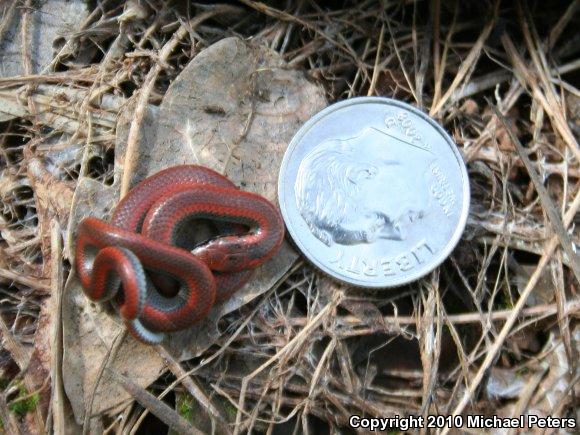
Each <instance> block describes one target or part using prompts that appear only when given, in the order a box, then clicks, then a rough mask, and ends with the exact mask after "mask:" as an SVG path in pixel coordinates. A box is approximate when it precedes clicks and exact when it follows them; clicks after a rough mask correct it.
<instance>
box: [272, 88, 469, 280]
mask: <svg viewBox="0 0 580 435" xmlns="http://www.w3.org/2000/svg"><path fill="white" fill-rule="evenodd" d="M365 103H373V104H377V103H380V104H385V105H388V106H395V107H398V108H401V109H404V110H408V111H410V112H412V113H414V114H415V115H417V116H419V117H420V118H422V119H424V120H425V121H427V122H428V123H429V124H430V125H431V126H433V127H434V128H435V130H437V131H438V132H439V134H440V135H441V136H442V137H443V139H445V141H446V142H447V144H448V145H449V147H450V148H451V151H452V152H453V154H454V155H455V158H456V160H457V163H458V165H459V170H460V172H461V179H462V185H463V203H462V207H461V215H460V217H459V222H458V224H457V226H456V228H455V231H454V232H453V235H452V236H451V238H450V239H449V242H448V243H447V244H446V245H445V248H444V249H442V250H441V251H440V254H439V256H438V257H436V261H434V262H432V263H430V264H429V268H426V269H423V270H421V269H419V270H418V271H417V272H413V273H410V274H407V275H404V276H403V277H401V278H402V279H399V280H397V281H395V282H391V283H369V282H365V281H363V280H360V279H357V278H351V277H349V276H344V275H339V274H338V273H337V272H336V271H335V270H334V269H330V268H328V267H327V266H326V265H325V264H323V263H321V262H320V261H319V260H318V259H317V258H316V257H315V256H314V255H313V254H312V253H311V252H310V251H309V250H308V249H307V248H306V247H305V246H304V243H303V242H302V240H301V239H300V237H299V235H298V234H297V232H296V231H295V230H294V229H293V228H292V225H289V222H292V221H291V219H290V217H289V215H288V211H287V207H286V204H285V203H286V198H285V197H284V194H283V193H284V190H285V185H286V183H285V182H284V174H285V173H286V171H287V169H288V166H289V163H290V161H291V159H292V154H293V152H294V150H295V149H296V148H297V146H298V144H299V143H300V141H301V140H302V138H303V137H304V135H305V134H306V133H307V132H308V131H310V129H311V128H313V127H314V126H315V124H317V123H318V121H320V120H321V119H322V118H324V117H326V116H327V115H329V114H330V113H333V112H335V111H337V110H340V109H342V108H344V107H347V106H352V105H356V104H365ZM470 199H471V198H470V186H469V178H468V176H467V168H466V166H465V162H464V160H463V157H462V156H461V153H460V152H459V148H458V147H457V144H456V143H455V141H454V140H453V139H452V138H451V136H450V135H449V134H448V133H447V132H446V131H445V130H444V129H443V127H442V126H441V125H439V123H437V122H436V121H435V120H434V119H432V118H431V117H430V116H428V115H427V114H425V113H423V112H422V111H421V110H419V109H417V108H416V107H414V106H411V105H410V104H408V103H405V102H402V101H398V100H394V99H392V98H386V97H355V98H351V99H348V100H344V101H340V102H338V103H334V104H331V105H330V106H328V107H326V108H324V109H322V110H321V111H320V112H318V113H317V114H316V115H314V116H313V117H312V118H310V119H309V120H308V121H306V123H304V124H303V125H302V127H300V129H299V130H298V131H297V132H296V134H295V135H294V136H293V137H292V140H291V141H290V143H289V144H288V147H287V148H286V151H285V152H284V157H283V159H282V164H281V166H280V171H279V173H278V203H279V205H280V211H281V213H282V217H283V218H284V222H285V223H286V228H287V229H288V232H289V233H290V235H291V236H292V240H294V243H295V244H296V245H297V247H298V248H299V249H300V251H302V253H303V254H304V256H305V257H306V258H307V259H308V260H309V261H310V262H311V263H313V264H314V265H315V266H316V267H317V268H319V269H320V270H322V271H323V272H324V273H326V274H328V275H330V276H331V277H333V278H336V279H338V280H340V281H342V282H345V283H348V284H352V285H355V286H357V287H366V288H373V289H389V288H393V287H400V286H402V285H405V284H409V283H411V282H413V281H416V280H418V279H420V278H422V277H424V276H426V275H428V274H429V273H430V272H432V271H433V270H434V269H435V268H437V267H438V266H439V265H440V264H441V263H443V261H445V260H446V259H447V257H448V256H449V255H450V254H451V252H452V251H453V249H455V247H456V246H457V243H458V242H459V239H460V238H461V235H462V234H463V231H464V230H465V225H466V223H467V216H468V214H469V205H470Z"/></svg>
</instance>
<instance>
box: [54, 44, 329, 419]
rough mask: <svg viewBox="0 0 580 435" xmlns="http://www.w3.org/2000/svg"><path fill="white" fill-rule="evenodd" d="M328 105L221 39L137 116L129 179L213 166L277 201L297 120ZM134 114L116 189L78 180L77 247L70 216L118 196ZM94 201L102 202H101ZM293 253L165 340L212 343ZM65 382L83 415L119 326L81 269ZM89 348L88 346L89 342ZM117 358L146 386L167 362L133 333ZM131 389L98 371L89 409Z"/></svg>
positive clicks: (279, 66) (304, 85)
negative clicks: (97, 301)
mask: <svg viewBox="0 0 580 435" xmlns="http://www.w3.org/2000/svg"><path fill="white" fill-rule="evenodd" d="M325 104H326V101H325V98H324V94H323V91H322V89H320V88H319V87H317V86H316V85H314V84H312V83H310V82H308V81H307V80H306V78H305V77H304V75H303V74H302V73H301V72H299V71H295V70H291V69H288V68H287V67H286V65H285V63H284V62H283V61H282V60H281V58H280V57H279V56H278V54H276V53H275V52H273V51H271V50H269V49H267V48H263V47H258V46H254V45H251V44H248V43H246V42H243V41H242V40H240V39H238V38H228V39H224V40H221V41H219V42H218V43H216V44H214V45H212V46H211V47H209V48H208V49H206V50H204V51H202V52H201V53H200V54H198V55H197V56H196V57H195V58H194V59H193V60H192V61H191V62H190V63H189V65H188V66H187V67H186V68H185V69H184V70H183V71H182V72H181V74H180V75H179V76H178V78H177V79H176V80H175V81H174V82H173V83H172V85H171V86H170V88H169V89H168V91H167V93H166V95H165V97H164V99H163V102H162V104H161V106H160V107H159V108H158V109H156V108H148V110H147V111H146V116H145V119H144V122H143V124H142V125H141V131H140V141H139V143H138V147H137V149H136V156H135V158H136V160H135V164H134V165H132V166H133V167H134V169H135V172H134V173H133V174H132V175H133V178H132V184H133V185H134V184H135V183H136V182H138V181H140V180H142V179H144V178H146V177H147V176H149V175H152V174H154V173H156V172H158V171H159V170H161V169H164V168H167V167H171V166H174V165H179V164H188V163H189V164H191V163H197V164H201V165H204V166H207V167H210V168H213V169H215V170H217V171H219V172H221V173H223V174H225V175H226V176H227V177H228V178H230V179H231V180H232V181H233V182H234V183H235V184H236V185H237V186H239V187H240V188H242V189H244V190H248V191H253V192H256V193H259V194H261V195H264V196H265V197H267V198H268V199H270V200H271V201H273V202H274V203H277V198H276V185H277V176H278V175H277V174H278V169H279V167H280V163H281V160H282V156H283V153H284V151H285V149H286V146H287V144H288V143H289V141H290V139H291V137H292V135H293V134H294V133H295V132H296V131H297V130H298V128H299V127H300V125H301V124H302V123H303V122H304V121H306V120H307V119H308V118H310V117H311V116H312V115H314V114H315V113H316V112H317V111H319V110H320V109H322V108H323V107H324V106H325ZM133 113H134V104H128V105H127V106H126V108H125V111H124V113H123V114H122V115H121V117H120V119H119V122H118V129H117V145H116V150H115V151H116V155H115V181H114V183H113V186H112V187H110V188H103V186H102V185H98V186H97V184H98V183H95V182H91V181H89V180H86V179H85V180H82V181H81V182H80V184H79V187H78V188H77V191H76V192H75V205H74V206H73V211H72V214H71V219H70V221H71V223H72V226H71V227H70V228H69V244H68V246H69V252H70V253H72V252H73V251H72V248H73V246H74V245H73V244H72V243H71V241H74V231H75V228H74V225H76V224H78V222H79V221H80V219H81V218H82V217H83V216H85V215H87V214H93V215H97V216H103V215H106V214H108V212H109V211H110V209H111V208H112V207H111V205H112V203H114V202H115V200H116V198H117V197H118V191H119V185H120V179H121V178H122V170H123V166H124V163H125V161H124V155H125V143H126V138H127V135H128V131H129V127H130V123H131V120H132V117H133ZM95 206H96V207H95ZM296 257H297V254H296V253H295V252H294V251H293V250H292V249H291V248H290V247H289V246H288V245H287V244H284V246H283V247H282V249H281V250H280V252H279V254H278V255H276V256H275V258H273V259H272V260H271V261H269V262H268V263H267V264H265V265H264V266H262V267H261V268H259V269H258V270H257V271H256V272H255V274H254V277H253V279H252V280H251V281H250V282H249V283H248V284H247V285H246V286H245V287H244V288H242V289H240V290H239V291H238V292H237V293H236V295H235V296H234V297H232V298H231V299H230V300H228V301H227V302H226V303H224V304H222V305H220V306H216V307H215V308H214V309H213V311H212V312H211V313H210V315H209V316H208V318H207V319H205V320H204V321H202V322H200V323H199V324H198V325H196V326H195V327H193V328H191V329H189V330H186V331H182V332H180V333H176V334H171V335H170V337H169V339H168V340H167V341H166V343H165V344H166V345H167V348H168V350H169V351H170V352H172V353H173V354H174V355H175V357H176V358H178V359H179V360H184V359H188V358H191V357H192V356H195V355H198V354H200V353H201V352H203V351H204V350H205V349H207V348H208V347H209V346H210V345H211V344H212V343H213V342H214V341H215V340H216V339H217V338H218V337H219V335H220V334H219V332H218V330H217V328H216V325H217V321H218V319H220V318H221V317H222V316H224V315H225V314H227V313H229V312H231V311H233V310H236V309H238V308H239V307H241V306H242V305H244V304H246V303H248V302H250V301H251V300H252V299H254V298H256V297H257V296H259V295H260V294H262V293H263V292H265V291H266V290H268V289H269V288H271V287H272V285H273V284H274V283H275V282H276V281H277V280H278V279H279V278H280V277H281V276H282V275H284V273H285V272H286V271H287V270H288V269H289V268H290V266H291V264H292V263H293V262H294V260H295V259H296ZM63 316H64V317H65V319H64V322H65V331H64V341H65V357H64V359H65V361H64V364H65V366H67V367H68V368H69V369H68V370H65V375H64V382H65V388H66V391H67V394H68V396H69V398H70V399H71V403H73V406H74V408H75V409H74V412H75V417H76V418H77V421H80V420H82V418H83V415H84V403H86V402H87V400H89V398H90V397H89V396H90V391H91V390H92V388H91V386H92V385H93V383H94V381H95V374H96V373H97V372H98V369H99V366H100V364H101V361H102V360H103V358H104V355H105V352H106V350H107V348H106V346H105V344H107V345H108V346H110V344H111V342H112V339H113V337H114V336H115V335H116V332H117V331H118V330H119V329H118V326H116V320H115V319H114V318H113V317H112V316H111V315H110V314H109V313H107V312H105V311H104V310H103V309H102V308H101V307H96V306H94V305H93V304H90V303H89V302H88V301H87V299H86V298H85V297H84V295H83V294H82V290H81V288H80V286H79V283H78V281H77V280H76V278H75V277H71V279H69V282H67V286H66V293H65V298H64V307H63ZM87 349H90V350H87ZM114 365H115V367H116V368H117V370H118V371H119V372H123V371H127V370H129V371H130V372H132V371H133V370H134V368H135V367H139V370H138V372H139V373H138V374H136V376H138V377H137V378H135V379H132V380H133V381H134V382H136V383H137V384H138V385H140V386H143V387H146V386H147V385H149V384H150V383H151V382H153V381H154V380H155V379H156V378H157V377H158V375H159V373H160V372H161V371H162V370H163V367H164V362H163V360H162V359H161V357H160V356H159V355H157V354H156V353H154V351H153V350H152V348H151V347H148V346H145V345H142V344H140V343H137V342H136V341H135V340H133V339H132V338H128V339H127V341H126V343H124V344H123V345H122V346H121V347H120V349H119V351H118V353H117V358H116V360H115V364H114ZM127 398H128V395H127V393H126V392H125V391H124V390H122V389H121V388H120V387H119V386H118V385H117V384H116V383H115V382H112V380H110V379H109V378H106V377H104V378H103V379H101V380H100V384H99V388H98V390H97V397H96V398H95V400H94V406H93V409H92V412H93V413H95V412H99V411H102V410H105V409H109V408H111V407H114V406H117V405H119V404H120V403H122V402H123V401H124V400H126V399H127Z"/></svg>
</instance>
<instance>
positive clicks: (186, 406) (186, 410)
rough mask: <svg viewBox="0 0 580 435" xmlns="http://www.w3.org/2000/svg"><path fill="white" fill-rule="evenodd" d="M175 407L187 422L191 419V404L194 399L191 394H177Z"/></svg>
mask: <svg viewBox="0 0 580 435" xmlns="http://www.w3.org/2000/svg"><path fill="white" fill-rule="evenodd" d="M176 402H177V403H176V405H177V406H176V408H177V412H178V413H179V415H181V416H182V417H183V418H184V419H186V420H187V421H189V422H192V421H193V404H194V399H193V396H192V395H191V394H187V393H185V394H179V395H177V398H176Z"/></svg>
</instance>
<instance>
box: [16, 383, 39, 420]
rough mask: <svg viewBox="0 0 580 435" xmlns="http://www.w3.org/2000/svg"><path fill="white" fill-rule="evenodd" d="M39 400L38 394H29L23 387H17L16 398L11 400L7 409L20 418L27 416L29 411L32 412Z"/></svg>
mask: <svg viewBox="0 0 580 435" xmlns="http://www.w3.org/2000/svg"><path fill="white" fill-rule="evenodd" d="M39 400H40V395H39V394H38V393H34V394H29V393H28V391H27V390H26V388H24V386H22V385H19V386H18V397H16V398H15V399H14V400H12V402H11V403H10V406H9V409H10V411H12V412H13V413H14V414H16V415H18V416H19V417H22V416H24V415H26V414H28V413H29V412H30V411H34V409H35V408H36V405H37V404H38V401H39Z"/></svg>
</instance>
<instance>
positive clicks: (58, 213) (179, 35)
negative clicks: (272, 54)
mask: <svg viewBox="0 0 580 435" xmlns="http://www.w3.org/2000/svg"><path fill="white" fill-rule="evenodd" d="M51 3H59V1H58V0H54V1H50V0H49V1H48V2H46V4H47V5H50V4H51ZM79 3H82V4H85V3H83V2H82V1H81V0H79ZM85 5H86V4H85ZM578 5H579V4H578V2H565V1H561V2H542V1H537V2H523V1H522V2H499V1H484V2H461V1H451V2H444V1H440V0H431V1H376V0H366V1H361V2H355V1H345V2H338V3H335V2H315V1H310V0H304V1H303V0H298V1H276V2H268V3H267V4H266V3H261V2H256V1H253V0H240V1H238V2H228V4H227V5H223V4H213V3H212V2H203V4H196V3H187V2H165V1H161V0H140V1H137V0H134V1H128V2H126V3H124V2H118V1H111V0H102V1H98V2H89V4H88V5H86V9H87V10H86V15H85V16H83V17H80V18H78V20H77V21H76V25H75V27H74V28H66V29H61V33H62V37H61V38H58V41H56V42H55V43H54V44H53V47H54V49H55V52H54V56H53V57H52V60H50V61H48V63H46V64H44V65H38V61H37V59H36V58H34V59H33V56H35V50H34V49H32V48H31V47H34V41H35V38H37V37H38V35H37V34H36V33H35V28H34V25H35V23H37V14H38V10H37V8H38V5H37V4H36V2H34V1H30V0H28V1H17V2H4V3H1V4H0V10H1V11H2V22H1V23H0V37H1V38H3V39H2V43H3V44H5V43H6V38H11V37H14V34H16V33H18V32H20V36H19V37H20V40H21V41H24V42H23V43H22V46H21V49H20V53H18V56H20V57H21V59H20V68H21V69H20V72H19V74H18V75H15V76H4V77H3V78H0V112H1V116H2V118H1V120H2V122H1V123H0V129H1V136H0V197H1V199H2V208H1V212H0V291H1V293H2V299H1V305H0V306H1V310H2V311H1V314H2V315H1V316H0V332H1V336H2V351H1V353H0V370H1V371H0V382H1V383H2V388H3V391H2V392H1V393H0V418H1V420H2V425H3V427H4V428H5V430H7V432H8V433H19V432H44V431H48V432H50V431H54V432H56V433H64V432H65V430H68V431H71V432H73V433H76V432H77V431H84V432H89V431H90V432H94V431H97V432H105V433H123V434H130V433H137V432H139V431H141V432H140V433H148V432H152V433H153V432H157V431H158V430H161V429H162V428H164V427H165V425H169V426H171V427H172V428H173V429H174V430H176V431H186V432H187V431H189V432H194V431H195V430H199V431H202V432H205V433H207V432H209V431H211V430H213V431H215V433H243V432H260V433H262V432H265V433H301V432H305V433H319V432H320V431H328V430H331V431H333V432H334V433H337V432H338V431H339V430H341V429H340V428H344V427H345V426H346V425H347V424H348V418H349V416H350V415H353V414H358V415H365V416H372V417H390V416H394V415H408V414H415V415H428V414H441V415H460V414H464V413H469V414H473V413H478V414H487V415H492V414H496V415H500V416H506V417H507V416H519V415H521V414H522V413H526V412H528V413H533V414H538V415H542V416H547V415H552V416H567V417H576V416H577V398H576V397H577V393H578V386H577V384H578V379H579V377H580V371H579V368H578V343H579V341H580V335H579V333H580V332H579V330H578V325H577V323H578V322H577V318H578V313H579V312H580V299H579V295H578V291H579V287H578V285H579V282H580V281H579V279H580V262H579V261H578V253H577V249H578V244H579V243H580V237H579V232H578V225H579V224H580V221H579V219H578V216H579V213H578V209H579V207H580V189H579V178H580V166H579V164H580V163H579V162H580V148H579V146H578V139H577V138H578V132H579V129H580V91H579V90H578V88H577V83H578V77H579V75H578V74H579V71H578V70H579V69H580V60H579V59H580V57H579V51H580V41H579V38H580V34H578V32H577V28H578V25H579V24H580V22H579V17H580V16H579V14H578ZM49 7H50V6H46V5H45V6H43V11H44V12H45V13H46V9H47V8H49ZM14 23H16V24H14ZM10 29H12V30H10ZM230 36H237V37H240V38H244V39H248V40H250V41H251V42H252V43H253V44H257V45H260V46H266V47H269V48H270V49H272V50H274V51H276V52H277V53H279V54H280V56H282V58H283V59H284V60H285V61H286V62H287V68H288V69H289V70H298V71H304V73H305V74H306V76H307V77H308V79H309V80H310V81H311V82H313V83H316V84H317V85H318V86H322V87H323V88H324V90H325V93H326V97H327V100H328V101H329V102H333V101H337V100H341V99H345V98H349V97H353V96H360V95H381V96H389V97H394V98H398V99H401V100H405V101H408V102H411V103H412V104H414V105H416V106H418V107H421V108H422V109H423V110H424V111H426V112H428V113H429V114H430V115H431V116H433V117H435V118H436V119H437V120H438V121H440V122H441V123H442V124H443V125H444V126H445V128H446V129H447V130H448V131H449V132H450V133H451V134H452V136H453V137H454V139H455V140H456V142H457V143H458V145H459V146H460V148H461V151H462V154H463V156H464V158H465V160H466V162H467V165H468V169H469V174H470V183H471V192H472V205H471V212H470V218H469V221H468V227H467V229H466V231H465V234H464V236H463V239H462V241H461V242H460V244H459V246H458V247H457V249H456V250H455V251H454V253H453V254H452V255H451V257H450V258H449V259H448V260H447V261H446V262H445V263H444V264H443V265H442V266H441V267H440V268H438V269H437V270H436V271H435V272H433V273H432V274H431V275H430V276H428V277H427V278H425V279H423V280H421V281H419V282H416V283H413V284H410V285H408V286H405V287H402V288H400V289H396V290H389V291H363V290H357V289H352V288H345V287H340V286H338V285H337V284H336V283H334V282H332V281H329V280H327V279H326V278H324V277H323V276H321V275H320V274H319V273H318V272H317V271H315V270H313V269H312V268H311V267H309V266H308V265H307V264H305V263H303V262H302V261H301V260H296V261H295V263H294V265H293V266H292V268H291V269H290V270H289V271H288V273H286V274H285V276H284V279H283V280H281V281H280V282H278V283H277V284H276V285H275V286H273V287H272V288H271V289H269V290H268V291H266V292H265V293H264V294H262V295H261V296H259V297H258V298H256V299H254V300H252V301H251V302H249V303H246V304H245V305H243V306H241V307H240V308H239V309H237V310H235V311H234V312H231V313H229V314H227V315H226V316H224V317H222V318H220V319H219V324H218V327H219V329H220V331H221V332H222V334H221V335H220V337H219V339H217V341H215V342H214V343H213V344H212V345H211V346H210V347H208V348H207V349H205V350H204V351H203V352H202V353H201V354H200V355H198V356H196V357H195V358H191V357H190V358H188V359H186V360H185V361H180V358H177V357H175V355H174V354H173V353H172V352H169V351H167V350H166V349H164V348H162V347H159V348H157V349H155V352H156V353H157V354H158V355H159V357H160V358H162V359H163V360H164V361H165V369H164V373H163V374H162V375H161V376H160V377H159V378H158V379H157V380H156V381H155V382H154V383H153V384H151V385H145V387H144V386H143V385H140V384H139V383H138V382H135V379H133V378H132V373H131V372H128V373H119V372H116V371H115V370H113V369H111V367H112V363H111V361H113V360H114V359H115V356H116V354H117V352H118V350H119V347H120V346H121V344H120V343H122V342H123V339H124V338H125V337H124V336H120V337H117V339H115V340H114V341H113V344H112V345H111V346H109V350H108V352H107V356H106V358H105V359H104V362H103V363H102V364H101V365H100V368H99V377H98V379H100V378H101V376H104V374H108V375H110V376H111V377H112V378H113V379H114V380H115V381H116V382H117V383H118V384H119V385H121V386H122V387H123V388H124V389H125V390H126V391H127V392H128V393H129V395H130V396H131V397H132V399H134V400H124V401H122V402H121V403H119V404H118V405H117V406H115V407H114V408H112V409H108V410H103V411H99V412H97V413H94V412H93V409H95V408H94V406H93V405H94V403H93V402H94V400H93V399H94V397H93V398H91V399H90V400H88V401H87V403H84V404H82V405H81V406H82V407H83V408H84V410H85V414H84V417H83V418H80V417H79V416H78V415H77V416H76V419H75V416H73V415H72V414H71V407H70V404H69V403H68V400H71V398H70V397H67V394H66V393H65V391H64V389H63V380H62V377H63V376H70V373H69V371H67V367H66V366H65V367H63V366H62V354H63V340H62V334H63V331H62V330H63V328H65V329H66V328H67V323H66V322H65V323H62V322H63V319H62V317H61V303H62V302H61V301H62V298H66V297H67V295H66V293H64V294H63V289H64V281H65V279H66V278H67V276H68V275H69V273H70V252H69V250H68V248H67V243H68V242H67V240H66V235H67V233H66V231H65V229H66V228H67V227H68V226H69V225H71V222H69V212H70V210H71V207H72V204H73V195H74V194H75V190H76V189H77V184H78V183H79V179H87V178H89V179H92V180H95V181H96V182H98V183H102V185H103V186H104V187H105V186H110V185H111V184H112V183H113V178H114V171H115V170H119V171H120V175H121V178H120V179H121V187H120V189H121V192H126V191H127V189H128V188H129V187H130V183H131V180H132V177H133V174H134V172H135V171H138V170H139V164H140V160H139V159H138V158H136V157H134V156H135V155H136V154H135V153H136V151H135V149H136V147H137V144H138V141H139V132H140V130H141V129H142V128H144V125H146V124H147V113H148V112H147V110H148V108H149V107H151V106H159V105H160V103H161V101H162V99H163V97H164V95H165V93H166V92H167V89H168V87H169V85H170V84H171V83H173V82H174V80H175V79H176V77H177V76H178V75H179V74H180V72H181V71H182V70H183V68H184V67H185V65H187V64H188V62H189V61H190V60H191V59H194V58H195V57H196V56H197V55H198V53H200V51H202V50H203V49H204V48H206V47H208V46H210V45H211V44H213V43H215V42H217V41H219V40H222V39H224V38H226V37H230ZM259 97H260V98H265V99H267V98H268V96H267V95H260V96H259ZM129 101H132V102H133V104H136V106H135V109H134V110H133V111H132V112H131V113H132V119H130V123H129V126H130V127H129V130H128V134H127V140H126V147H125V149H124V154H123V164H122V165H121V166H120V167H119V155H118V150H116V146H115V144H116V141H115V139H116V135H117V132H116V127H117V122H118V117H119V114H120V113H121V111H122V110H123V109H124V108H125V107H126V106H127V105H128V104H129ZM213 112H215V110H214V111H213ZM218 112H220V111H219V110H218ZM220 113H221V112H220ZM220 113H217V115H220V116H222V115H224V116H227V115H228V114H227V112H226V113H225V114H224V113H221V114H220ZM214 115H215V113H214ZM248 122H249V123H251V119H250V118H248ZM185 136H187V134H186V135H185ZM189 139H191V140H194V138H193V137H191V138H189ZM116 166H117V167H116ZM271 170H272V172H275V171H277V168H272V169H271ZM104 187H103V188H104ZM73 217H74V216H73ZM73 224H74V223H73ZM61 235H64V236H65V243H64V247H63V243H62V241H61ZM64 351H65V352H66V349H64ZM136 369H138V368H136ZM97 382H98V381H97ZM95 391H96V387H95ZM93 396H94V391H93ZM76 399H77V398H75V400H76ZM194 427H195V428H197V429H194ZM443 432H448V429H445V430H443Z"/></svg>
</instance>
